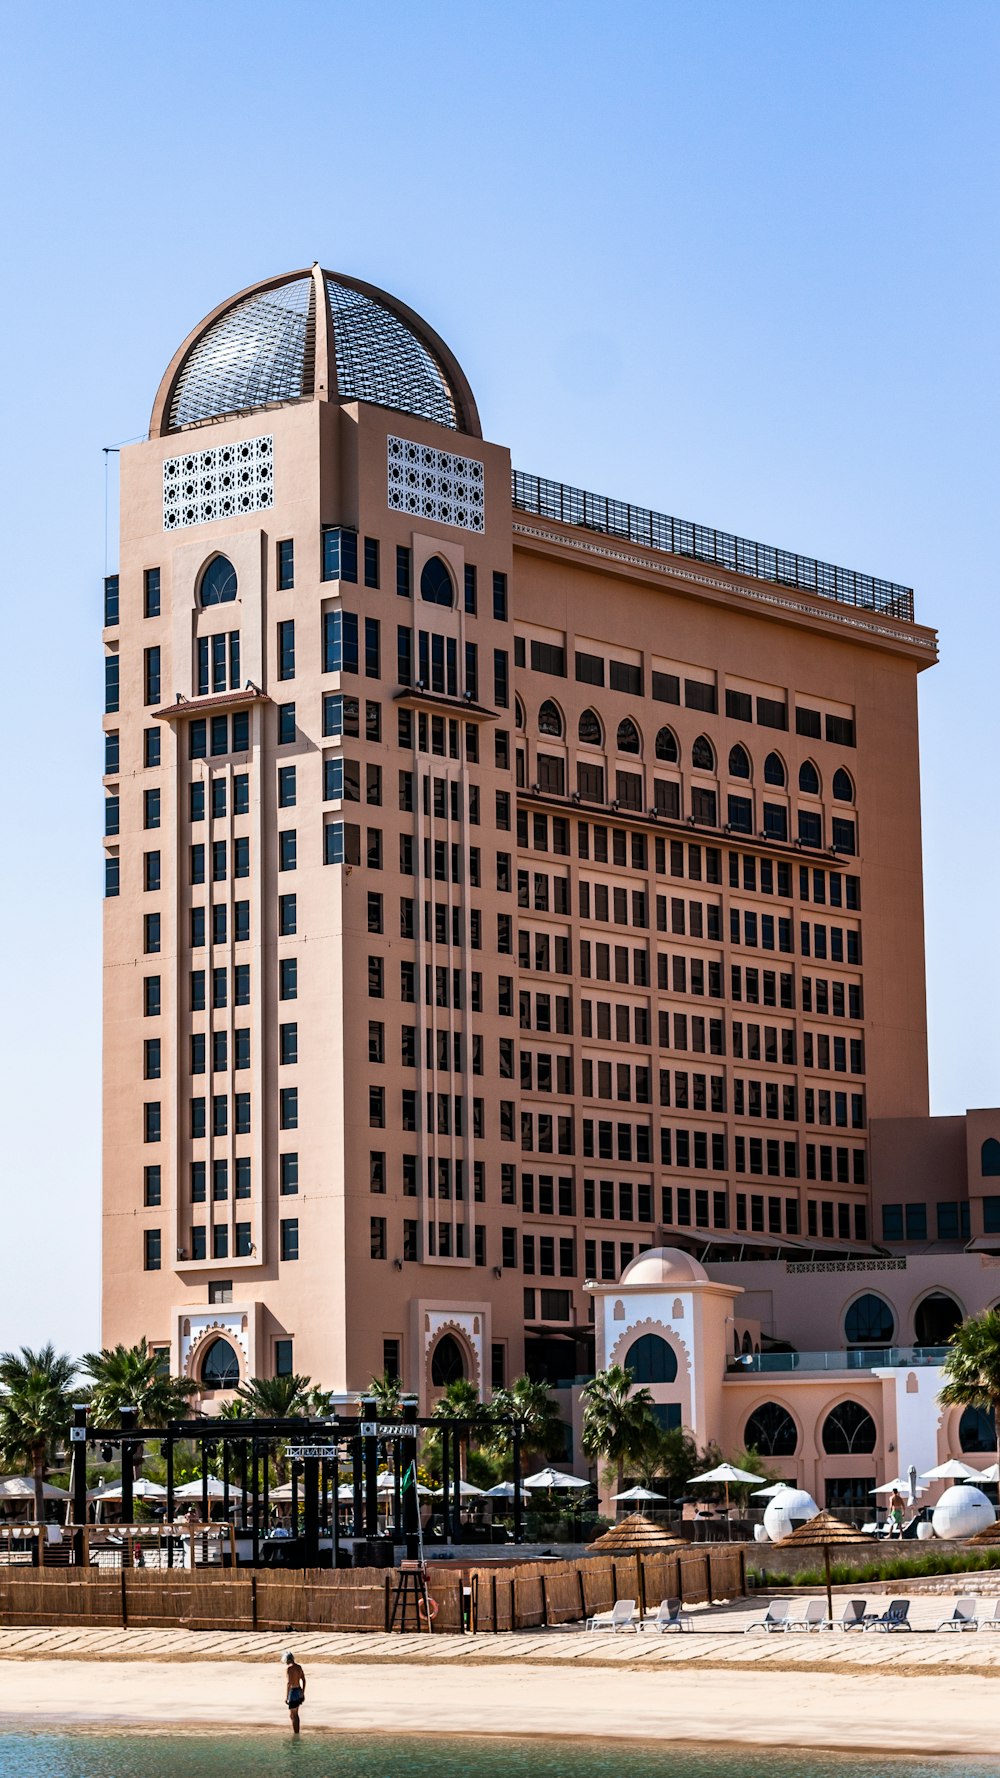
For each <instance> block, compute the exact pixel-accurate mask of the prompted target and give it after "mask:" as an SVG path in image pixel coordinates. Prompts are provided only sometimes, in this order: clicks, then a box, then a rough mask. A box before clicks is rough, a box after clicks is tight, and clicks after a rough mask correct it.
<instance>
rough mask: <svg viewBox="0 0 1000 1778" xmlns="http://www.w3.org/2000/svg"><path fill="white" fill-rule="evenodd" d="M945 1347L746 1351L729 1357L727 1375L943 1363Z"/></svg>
mask: <svg viewBox="0 0 1000 1778" xmlns="http://www.w3.org/2000/svg"><path fill="white" fill-rule="evenodd" d="M947 1350H948V1348H947V1346H861V1347H854V1348H851V1349H850V1350H846V1349H844V1350H841V1351H833V1352H745V1353H743V1355H742V1356H741V1357H739V1358H736V1357H733V1358H730V1360H729V1362H728V1364H727V1366H726V1370H727V1372H728V1374H729V1375H730V1376H735V1377H738V1376H741V1375H743V1374H752V1373H753V1372H754V1371H871V1370H883V1369H885V1370H888V1369H891V1368H893V1367H894V1366H907V1365H912V1366H914V1367H915V1366H917V1365H932V1364H942V1363H943V1362H944V1357H945V1354H946V1352H947Z"/></svg>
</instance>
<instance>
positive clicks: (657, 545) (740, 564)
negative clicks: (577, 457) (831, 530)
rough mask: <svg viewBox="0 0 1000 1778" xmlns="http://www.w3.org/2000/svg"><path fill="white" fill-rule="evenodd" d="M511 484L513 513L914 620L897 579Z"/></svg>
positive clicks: (562, 485) (644, 511)
mask: <svg viewBox="0 0 1000 1778" xmlns="http://www.w3.org/2000/svg"><path fill="white" fill-rule="evenodd" d="M511 481H512V496H513V502H514V506H515V509H516V510H517V511H519V512H527V513H533V514H534V515H535V516H536V517H537V518H544V519H556V520H558V521H559V523H560V524H563V525H577V526H579V527H580V528H581V529H582V530H585V531H599V532H601V533H602V534H603V535H604V536H607V537H622V538H625V539H627V541H628V542H629V543H638V544H641V545H642V546H643V548H645V549H655V550H662V551H663V552H664V553H665V554H667V555H671V556H685V557H687V558H688V559H689V560H691V561H695V562H707V563H709V564H710V565H711V566H712V567H714V568H725V569H728V570H729V572H730V573H731V574H744V575H748V576H749V577H750V578H752V579H753V580H768V581H771V582H773V583H774V584H776V585H778V586H787V587H796V588H798V589H800V590H801V591H802V592H807V593H816V594H818V595H819V597H820V598H823V599H835V600H836V601H837V602H838V604H841V605H855V606H859V607H861V608H862V609H864V610H866V611H878V612H882V613H883V614H885V615H886V616H888V617H898V618H901V619H902V620H903V621H904V622H905V623H913V621H914V619H913V589H912V587H907V586H898V585H897V584H896V582H895V581H893V580H878V579H877V578H876V577H875V576H874V575H872V574H858V573H857V572H856V571H855V570H854V569H853V568H837V567H835V566H834V564H833V563H832V562H818V561H816V559H815V558H814V557H813V556H800V555H797V554H796V553H795V552H794V551H793V550H785V549H775V548H774V547H773V545H771V544H767V543H753V542H751V540H750V539H749V538H746V537H734V536H732V535H731V534H730V532H728V531H716V530H714V529H713V528H712V527H711V526H710V525H696V524H694V523H693V522H692V521H691V520H689V519H674V518H671V517H670V515H669V514H668V513H665V512H652V511H650V509H649V508H648V507H646V506H632V505H630V504H629V503H628V502H626V501H624V500H610V499H608V497H607V496H606V495H604V494H588V493H587V492H586V491H585V490H584V489H583V488H573V487H570V486H569V485H568V484H567V483H566V482H553V481H548V480H547V479H546V478H545V477H544V476H540V475H525V474H524V473H523V472H522V471H521V470H517V469H515V470H514V471H513V473H512V477H511Z"/></svg>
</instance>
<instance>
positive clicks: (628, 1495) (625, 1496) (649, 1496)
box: [611, 1486, 667, 1500]
mask: <svg viewBox="0 0 1000 1778" xmlns="http://www.w3.org/2000/svg"><path fill="white" fill-rule="evenodd" d="M611 1498H612V1500H666V1498H667V1497H666V1495H665V1494H657V1493H656V1492H655V1490H654V1489H652V1488H640V1487H638V1486H636V1487H634V1488H625V1489H623V1491H622V1493H621V1494H612V1496H611Z"/></svg>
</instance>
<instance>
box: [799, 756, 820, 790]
mask: <svg viewBox="0 0 1000 1778" xmlns="http://www.w3.org/2000/svg"><path fill="white" fill-rule="evenodd" d="M799 789H800V790H801V791H802V793H803V795H805V796H818V795H819V773H818V772H817V770H816V767H815V766H814V765H813V762H812V760H811V759H804V760H803V761H802V764H801V765H800V767H799Z"/></svg>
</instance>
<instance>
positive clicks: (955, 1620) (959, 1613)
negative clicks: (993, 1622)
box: [937, 1598, 979, 1630]
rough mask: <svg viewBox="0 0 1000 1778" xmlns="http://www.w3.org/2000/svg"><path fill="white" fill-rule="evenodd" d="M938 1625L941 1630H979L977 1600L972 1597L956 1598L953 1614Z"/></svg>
mask: <svg viewBox="0 0 1000 1778" xmlns="http://www.w3.org/2000/svg"><path fill="white" fill-rule="evenodd" d="M937 1627H938V1629H939V1630H978V1628H979V1616H978V1613H977V1610H976V1601H975V1600H974V1599H970V1598H965V1599H956V1600H955V1609H954V1611H953V1612H952V1614H951V1616H950V1617H946V1618H945V1619H944V1620H943V1621H942V1622H941V1623H940V1624H938V1626H937Z"/></svg>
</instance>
